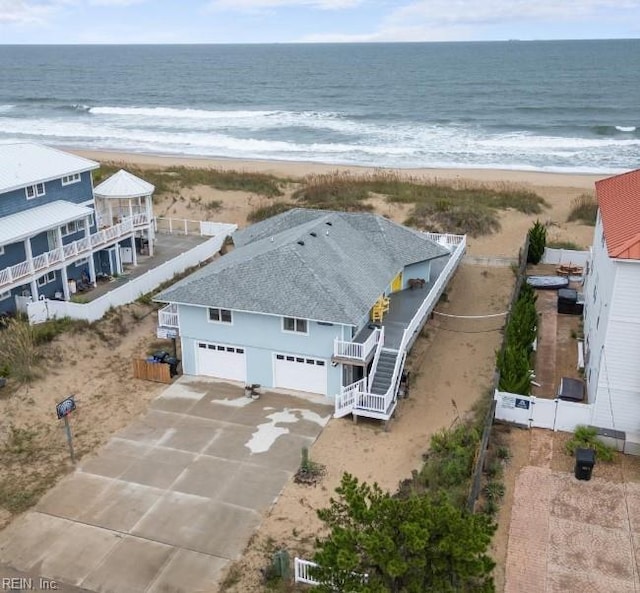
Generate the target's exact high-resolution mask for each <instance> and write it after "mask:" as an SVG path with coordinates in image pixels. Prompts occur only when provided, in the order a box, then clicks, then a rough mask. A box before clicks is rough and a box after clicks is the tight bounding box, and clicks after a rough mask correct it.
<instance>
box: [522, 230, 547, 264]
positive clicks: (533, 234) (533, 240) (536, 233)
mask: <svg viewBox="0 0 640 593" xmlns="http://www.w3.org/2000/svg"><path fill="white" fill-rule="evenodd" d="M546 244H547V229H546V228H545V226H544V225H543V224H542V223H541V222H540V221H539V220H536V222H535V223H534V225H533V226H532V227H531V228H530V229H529V251H528V253H527V263H530V264H534V265H535V264H537V263H540V260H541V259H542V255H543V254H544V248H545V246H546Z"/></svg>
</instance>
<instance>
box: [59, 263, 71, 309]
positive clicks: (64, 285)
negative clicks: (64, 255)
mask: <svg viewBox="0 0 640 593" xmlns="http://www.w3.org/2000/svg"><path fill="white" fill-rule="evenodd" d="M60 274H61V276H62V294H64V300H65V301H69V300H71V295H70V294H69V275H68V274H67V266H62V269H61V270H60Z"/></svg>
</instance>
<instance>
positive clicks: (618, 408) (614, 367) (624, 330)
mask: <svg viewBox="0 0 640 593" xmlns="http://www.w3.org/2000/svg"><path fill="white" fill-rule="evenodd" d="M613 263H614V266H615V268H616V271H615V281H614V282H613V295H612V298H611V301H610V302H609V303H608V305H609V306H608V307H607V303H605V305H604V308H605V309H607V310H608V319H607V323H606V336H605V341H604V348H603V349H602V355H601V357H600V369H599V373H598V378H597V395H596V402H595V403H596V405H595V412H594V418H593V423H594V424H595V425H596V426H601V427H604V428H614V429H616V430H624V431H625V432H627V433H634V434H639V433H640V307H639V306H638V305H639V304H640V298H639V294H640V262H638V261H635V260H614V262H613ZM600 324H601V326H602V319H601V320H600ZM594 354H595V353H594ZM592 380H593V377H592Z"/></svg>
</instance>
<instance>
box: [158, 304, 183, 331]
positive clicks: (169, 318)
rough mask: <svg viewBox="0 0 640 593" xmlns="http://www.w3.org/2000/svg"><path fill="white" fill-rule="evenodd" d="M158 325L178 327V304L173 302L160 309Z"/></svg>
mask: <svg viewBox="0 0 640 593" xmlns="http://www.w3.org/2000/svg"><path fill="white" fill-rule="evenodd" d="M158 325H160V326H162V327H175V328H177V327H178V305H176V304H175V303H171V304H170V305H167V306H166V307H162V309H160V310H159V311H158Z"/></svg>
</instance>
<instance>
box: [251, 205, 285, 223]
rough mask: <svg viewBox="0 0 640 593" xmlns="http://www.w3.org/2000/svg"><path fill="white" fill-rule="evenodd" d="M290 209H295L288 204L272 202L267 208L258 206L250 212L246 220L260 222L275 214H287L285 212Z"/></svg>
mask: <svg viewBox="0 0 640 593" xmlns="http://www.w3.org/2000/svg"><path fill="white" fill-rule="evenodd" d="M292 208H295V205H294V204H290V203H289V202H273V203H271V204H268V205H267V206H259V207H258V208H254V209H253V210H251V212H249V214H247V220H248V221H249V222H260V221H261V220H266V219H267V218H271V217H272V216H275V215H276V214H282V213H283V212H287V210H291V209H292Z"/></svg>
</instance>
